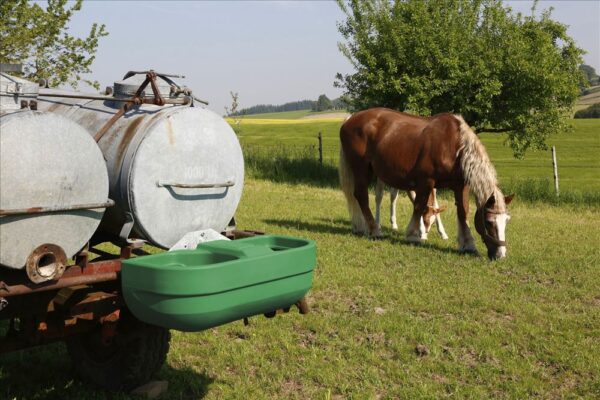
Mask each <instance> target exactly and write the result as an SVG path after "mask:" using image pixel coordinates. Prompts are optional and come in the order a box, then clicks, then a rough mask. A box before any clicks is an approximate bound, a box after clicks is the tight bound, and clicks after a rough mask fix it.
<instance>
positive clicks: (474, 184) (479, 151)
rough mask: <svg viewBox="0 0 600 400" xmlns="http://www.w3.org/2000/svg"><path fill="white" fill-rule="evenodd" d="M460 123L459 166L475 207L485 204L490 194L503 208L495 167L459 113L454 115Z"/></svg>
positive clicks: (502, 196) (502, 198) (502, 197)
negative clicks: (475, 204)
mask: <svg viewBox="0 0 600 400" xmlns="http://www.w3.org/2000/svg"><path fill="white" fill-rule="evenodd" d="M455 117H456V119H457V120H458V122H459V123H460V148H461V150H460V152H461V153H462V154H461V155H460V166H461V168H462V171H463V176H464V178H465V183H466V184H468V185H469V186H470V188H471V191H472V192H473V194H474V195H475V199H476V201H477V207H478V208H479V207H482V206H483V205H485V203H486V201H487V200H488V199H489V198H490V196H491V195H492V194H494V195H495V198H496V204H497V205H498V206H500V207H501V208H504V195H502V192H500V189H498V181H497V179H496V169H495V168H494V166H493V165H492V162H491V161H490V158H489V157H488V154H487V151H485V147H483V144H482V143H481V141H480V140H479V138H478V137H477V135H476V134H475V132H473V130H472V129H471V127H470V126H469V125H468V124H467V123H466V122H465V120H464V119H463V118H462V117H461V116H460V115H455Z"/></svg>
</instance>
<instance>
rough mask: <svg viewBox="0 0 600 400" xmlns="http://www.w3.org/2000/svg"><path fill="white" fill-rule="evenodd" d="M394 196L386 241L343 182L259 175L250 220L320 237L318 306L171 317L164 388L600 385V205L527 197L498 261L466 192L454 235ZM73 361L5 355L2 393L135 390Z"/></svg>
mask: <svg viewBox="0 0 600 400" xmlns="http://www.w3.org/2000/svg"><path fill="white" fill-rule="evenodd" d="M371 201H373V198H371ZM388 205H389V203H388V200H387V199H386V200H385V201H384V213H383V221H384V232H385V234H386V237H385V238H384V239H383V240H377V241H374V240H370V239H368V238H365V237H357V236H354V235H352V234H351V233H350V225H349V222H348V216H347V213H346V207H345V201H344V199H343V196H342V194H341V192H340V191H339V190H337V189H335V188H320V187H315V186H313V185H293V184H286V183H273V182H268V181H264V180H254V179H248V180H247V181H246V184H245V190H244V195H243V198H242V201H241V204H240V208H239V210H238V213H237V220H238V224H239V226H240V227H241V228H249V229H258V230H263V231H266V232H270V233H279V234H286V235H293V236H299V237H307V238H311V239H314V240H316V242H317V246H318V265H317V269H316V273H315V278H314V286H313V289H312V290H311V292H310V294H309V304H310V306H311V313H310V314H308V315H305V316H301V315H299V314H298V313H296V312H295V310H292V312H290V313H289V314H285V315H282V316H278V317H276V318H275V319H272V320H269V319H265V318H264V317H262V316H260V317H254V318H251V319H250V325H249V326H244V325H243V323H242V322H241V321H239V322H235V323H231V324H228V325H225V326H222V327H219V328H215V329H211V330H208V331H204V332H199V333H180V332H172V335H173V338H172V341H171V350H170V352H169V355H168V358H167V362H166V364H165V366H164V367H163V369H162V370H161V371H160V373H159V375H158V377H157V378H158V379H164V380H167V381H168V382H169V391H168V392H167V393H166V394H165V395H163V396H162V399H207V400H208V399H395V398H402V399H417V398H423V399H425V398H426V399H438V398H468V399H490V398H499V399H526V398H541V399H559V398H565V399H575V398H583V399H597V398H600V375H599V374H598V371H600V352H598V348H600V341H599V340H600V289H599V288H600V253H599V252H598V243H599V242H600V232H599V231H598V228H597V221H598V220H599V217H600V215H599V212H598V210H597V209H589V208H580V207H570V206H563V207H555V206H551V205H544V204H537V205H531V204H530V203H522V202H519V201H517V200H515V202H514V205H512V207H511V213H512V217H513V218H512V220H511V222H510V224H509V226H508V232H507V235H508V241H509V247H508V258H507V259H504V260H501V261H498V262H490V261H488V260H487V259H486V258H484V257H481V256H470V255H463V254H459V253H457V252H456V250H455V246H456V245H455V242H454V239H453V238H454V237H455V236H456V224H455V222H454V221H455V218H456V215H455V210H454V209H453V207H450V209H449V210H448V211H447V212H446V213H444V214H443V220H444V223H445V225H446V229H447V231H448V234H449V235H450V237H451V238H452V239H450V240H449V241H443V240H441V239H440V238H439V236H438V235H437V233H435V232H432V233H431V234H430V241H429V243H427V244H425V245H422V246H413V245H409V244H406V243H405V242H404V240H403V238H404V235H403V234H402V233H397V232H393V231H391V230H389V223H387V220H388V213H387V210H388ZM409 210H410V207H409V204H408V200H407V199H406V198H404V197H402V198H401V200H400V202H399V205H398V221H399V223H400V225H404V224H405V223H406V222H407V221H408V218H409ZM477 241H478V243H477V244H478V248H479V249H480V251H482V252H484V247H483V244H482V243H481V241H480V240H479V238H477ZM73 373H74V367H73V366H72V365H71V364H70V362H69V360H68V358H67V354H66V351H65V349H64V347H63V346H62V345H60V344H58V345H53V346H47V347H43V348H39V349H32V350H29V351H24V352H20V353H14V354H9V355H3V356H2V359H1V361H0V398H1V399H19V400H20V399H65V400H66V399H91V400H94V399H135V397H133V396H130V395H127V394H111V393H107V392H103V391H99V390H97V389H94V388H92V387H89V386H87V385H86V384H84V383H81V382H80V381H78V380H76V379H74V378H73Z"/></svg>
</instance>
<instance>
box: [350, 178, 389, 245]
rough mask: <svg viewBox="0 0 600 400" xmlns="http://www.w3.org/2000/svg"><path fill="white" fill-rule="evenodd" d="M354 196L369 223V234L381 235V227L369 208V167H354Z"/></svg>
mask: <svg viewBox="0 0 600 400" xmlns="http://www.w3.org/2000/svg"><path fill="white" fill-rule="evenodd" d="M353 172H354V197H355V198H356V201H358V205H359V206H360V210H361V211H362V215H363V217H364V219H365V222H366V224H367V228H368V230H369V234H370V235H371V236H372V237H381V236H382V235H381V229H380V228H379V226H378V225H377V223H376V222H375V218H373V213H371V209H370V208H369V181H370V171H369V168H368V167H367V168H362V169H360V170H357V169H354V171H353Z"/></svg>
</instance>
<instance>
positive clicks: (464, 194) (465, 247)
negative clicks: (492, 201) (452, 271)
mask: <svg viewBox="0 0 600 400" xmlns="http://www.w3.org/2000/svg"><path fill="white" fill-rule="evenodd" d="M454 199H455V201H456V216H457V219H458V250H459V251H462V252H465V253H475V254H476V253H477V247H476V246H475V239H473V235H471V229H470V228H469V223H468V222H467V217H468V215H469V186H467V185H465V186H464V187H462V188H458V189H455V190H454Z"/></svg>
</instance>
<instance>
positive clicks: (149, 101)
mask: <svg viewBox="0 0 600 400" xmlns="http://www.w3.org/2000/svg"><path fill="white" fill-rule="evenodd" d="M40 96H43V97H57V98H65V99H89V100H102V101H117V102H122V103H136V102H137V101H136V100H135V99H132V98H125V99H119V98H117V97H113V96H103V95H101V94H67V93H52V92H50V93H47V92H46V91H45V90H40ZM140 101H141V102H142V103H145V104H154V97H148V96H146V97H141V98H140ZM164 101H165V104H178V105H187V104H190V102H191V100H190V98H189V97H187V96H185V97H183V98H181V99H164Z"/></svg>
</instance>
